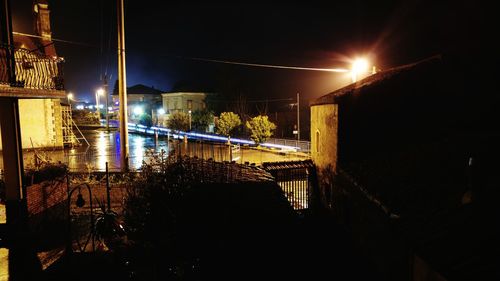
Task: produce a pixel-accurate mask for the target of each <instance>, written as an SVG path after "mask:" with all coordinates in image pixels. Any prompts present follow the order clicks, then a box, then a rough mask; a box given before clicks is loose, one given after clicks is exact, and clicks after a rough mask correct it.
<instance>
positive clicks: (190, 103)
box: [188, 100, 193, 110]
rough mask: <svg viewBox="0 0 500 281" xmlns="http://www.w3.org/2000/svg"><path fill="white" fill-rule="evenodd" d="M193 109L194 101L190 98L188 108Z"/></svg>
mask: <svg viewBox="0 0 500 281" xmlns="http://www.w3.org/2000/svg"><path fill="white" fill-rule="evenodd" d="M191 109H193V101H192V100H188V110H191Z"/></svg>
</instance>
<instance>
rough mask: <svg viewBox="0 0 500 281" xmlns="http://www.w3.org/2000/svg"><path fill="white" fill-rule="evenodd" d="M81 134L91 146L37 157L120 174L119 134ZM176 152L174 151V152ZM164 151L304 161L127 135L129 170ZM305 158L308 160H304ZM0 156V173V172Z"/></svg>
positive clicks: (27, 156) (27, 154)
mask: <svg viewBox="0 0 500 281" xmlns="http://www.w3.org/2000/svg"><path fill="white" fill-rule="evenodd" d="M82 133H83V134H84V135H85V137H86V138H87V140H88V142H89V144H90V145H88V146H87V145H86V144H83V145H81V146H78V147H74V148H66V149H45V150H41V149H37V150H36V153H37V154H38V155H39V156H40V157H41V158H42V159H44V160H48V161H50V162H55V163H57V162H61V163H65V164H67V165H68V167H69V169H70V170H71V171H104V170H105V169H106V162H107V163H108V167H109V170H110V171H119V170H120V133H119V132H117V131H110V132H107V131H106V130H104V129H97V130H84V131H82ZM174 148H175V149H174ZM162 150H164V151H165V152H166V153H167V154H168V153H173V151H177V152H176V153H178V151H180V153H181V154H182V155H189V156H196V157H200V158H201V157H203V158H204V159H209V158H212V159H215V160H216V161H231V160H234V161H236V162H238V163H245V162H249V163H256V164H259V163H262V162H275V161H291V160H304V159H305V158H304V157H298V156H293V155H291V154H284V153H276V152H274V153H273V152H266V151H262V150H255V149H241V150H240V149H239V148H238V149H233V150H232V151H230V150H229V148H228V146H227V145H225V144H217V143H210V142H199V141H191V142H188V143H184V142H182V141H180V142H172V140H170V142H169V141H168V139H167V137H161V136H160V137H158V138H155V137H152V136H142V135H138V134H129V167H130V168H131V169H134V170H137V169H139V168H140V167H141V165H142V163H143V161H146V162H147V161H149V158H148V155H149V153H148V152H149V151H150V152H154V153H159V152H161V151H162ZM34 155H35V153H34V151H33V149H28V150H25V151H24V152H23V158H24V164H25V166H26V167H33V166H34V165H35V162H34V159H35V157H34ZM306 158H307V157H306ZM2 162H3V161H1V154H0V169H2V168H3V165H2Z"/></svg>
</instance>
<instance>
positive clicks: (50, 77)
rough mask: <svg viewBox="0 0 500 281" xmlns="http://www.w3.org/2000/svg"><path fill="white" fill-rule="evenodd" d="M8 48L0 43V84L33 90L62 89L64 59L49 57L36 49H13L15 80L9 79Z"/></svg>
mask: <svg viewBox="0 0 500 281" xmlns="http://www.w3.org/2000/svg"><path fill="white" fill-rule="evenodd" d="M8 54H9V49H8V47H7V46H5V45H3V46H2V45H0V85H8V86H11V87H19V88H28V89H35V90H59V91H62V90H64V80H63V63H64V59H63V58H59V57H50V56H46V55H44V54H41V53H39V52H37V51H30V50H27V49H15V50H14V58H15V72H16V78H15V81H10V80H11V78H10V77H9V71H8V66H9V62H10V56H9V55H8Z"/></svg>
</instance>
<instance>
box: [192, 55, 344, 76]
mask: <svg viewBox="0 0 500 281" xmlns="http://www.w3.org/2000/svg"><path fill="white" fill-rule="evenodd" d="M186 58H187V59H190V60H198V61H206V62H215V63H224V64H235V65H245V66H254V67H267V68H280V69H294V70H309V71H325V72H349V70H347V69H344V68H315V67H301V66H284V65H272V64H258V63H246V62H237V61H225V60H214V59H205V58H194V57H186Z"/></svg>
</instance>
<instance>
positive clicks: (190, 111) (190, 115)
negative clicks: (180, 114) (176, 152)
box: [188, 110, 191, 131]
mask: <svg viewBox="0 0 500 281" xmlns="http://www.w3.org/2000/svg"><path fill="white" fill-rule="evenodd" d="M188 113H189V131H191V110H189V111H188Z"/></svg>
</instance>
